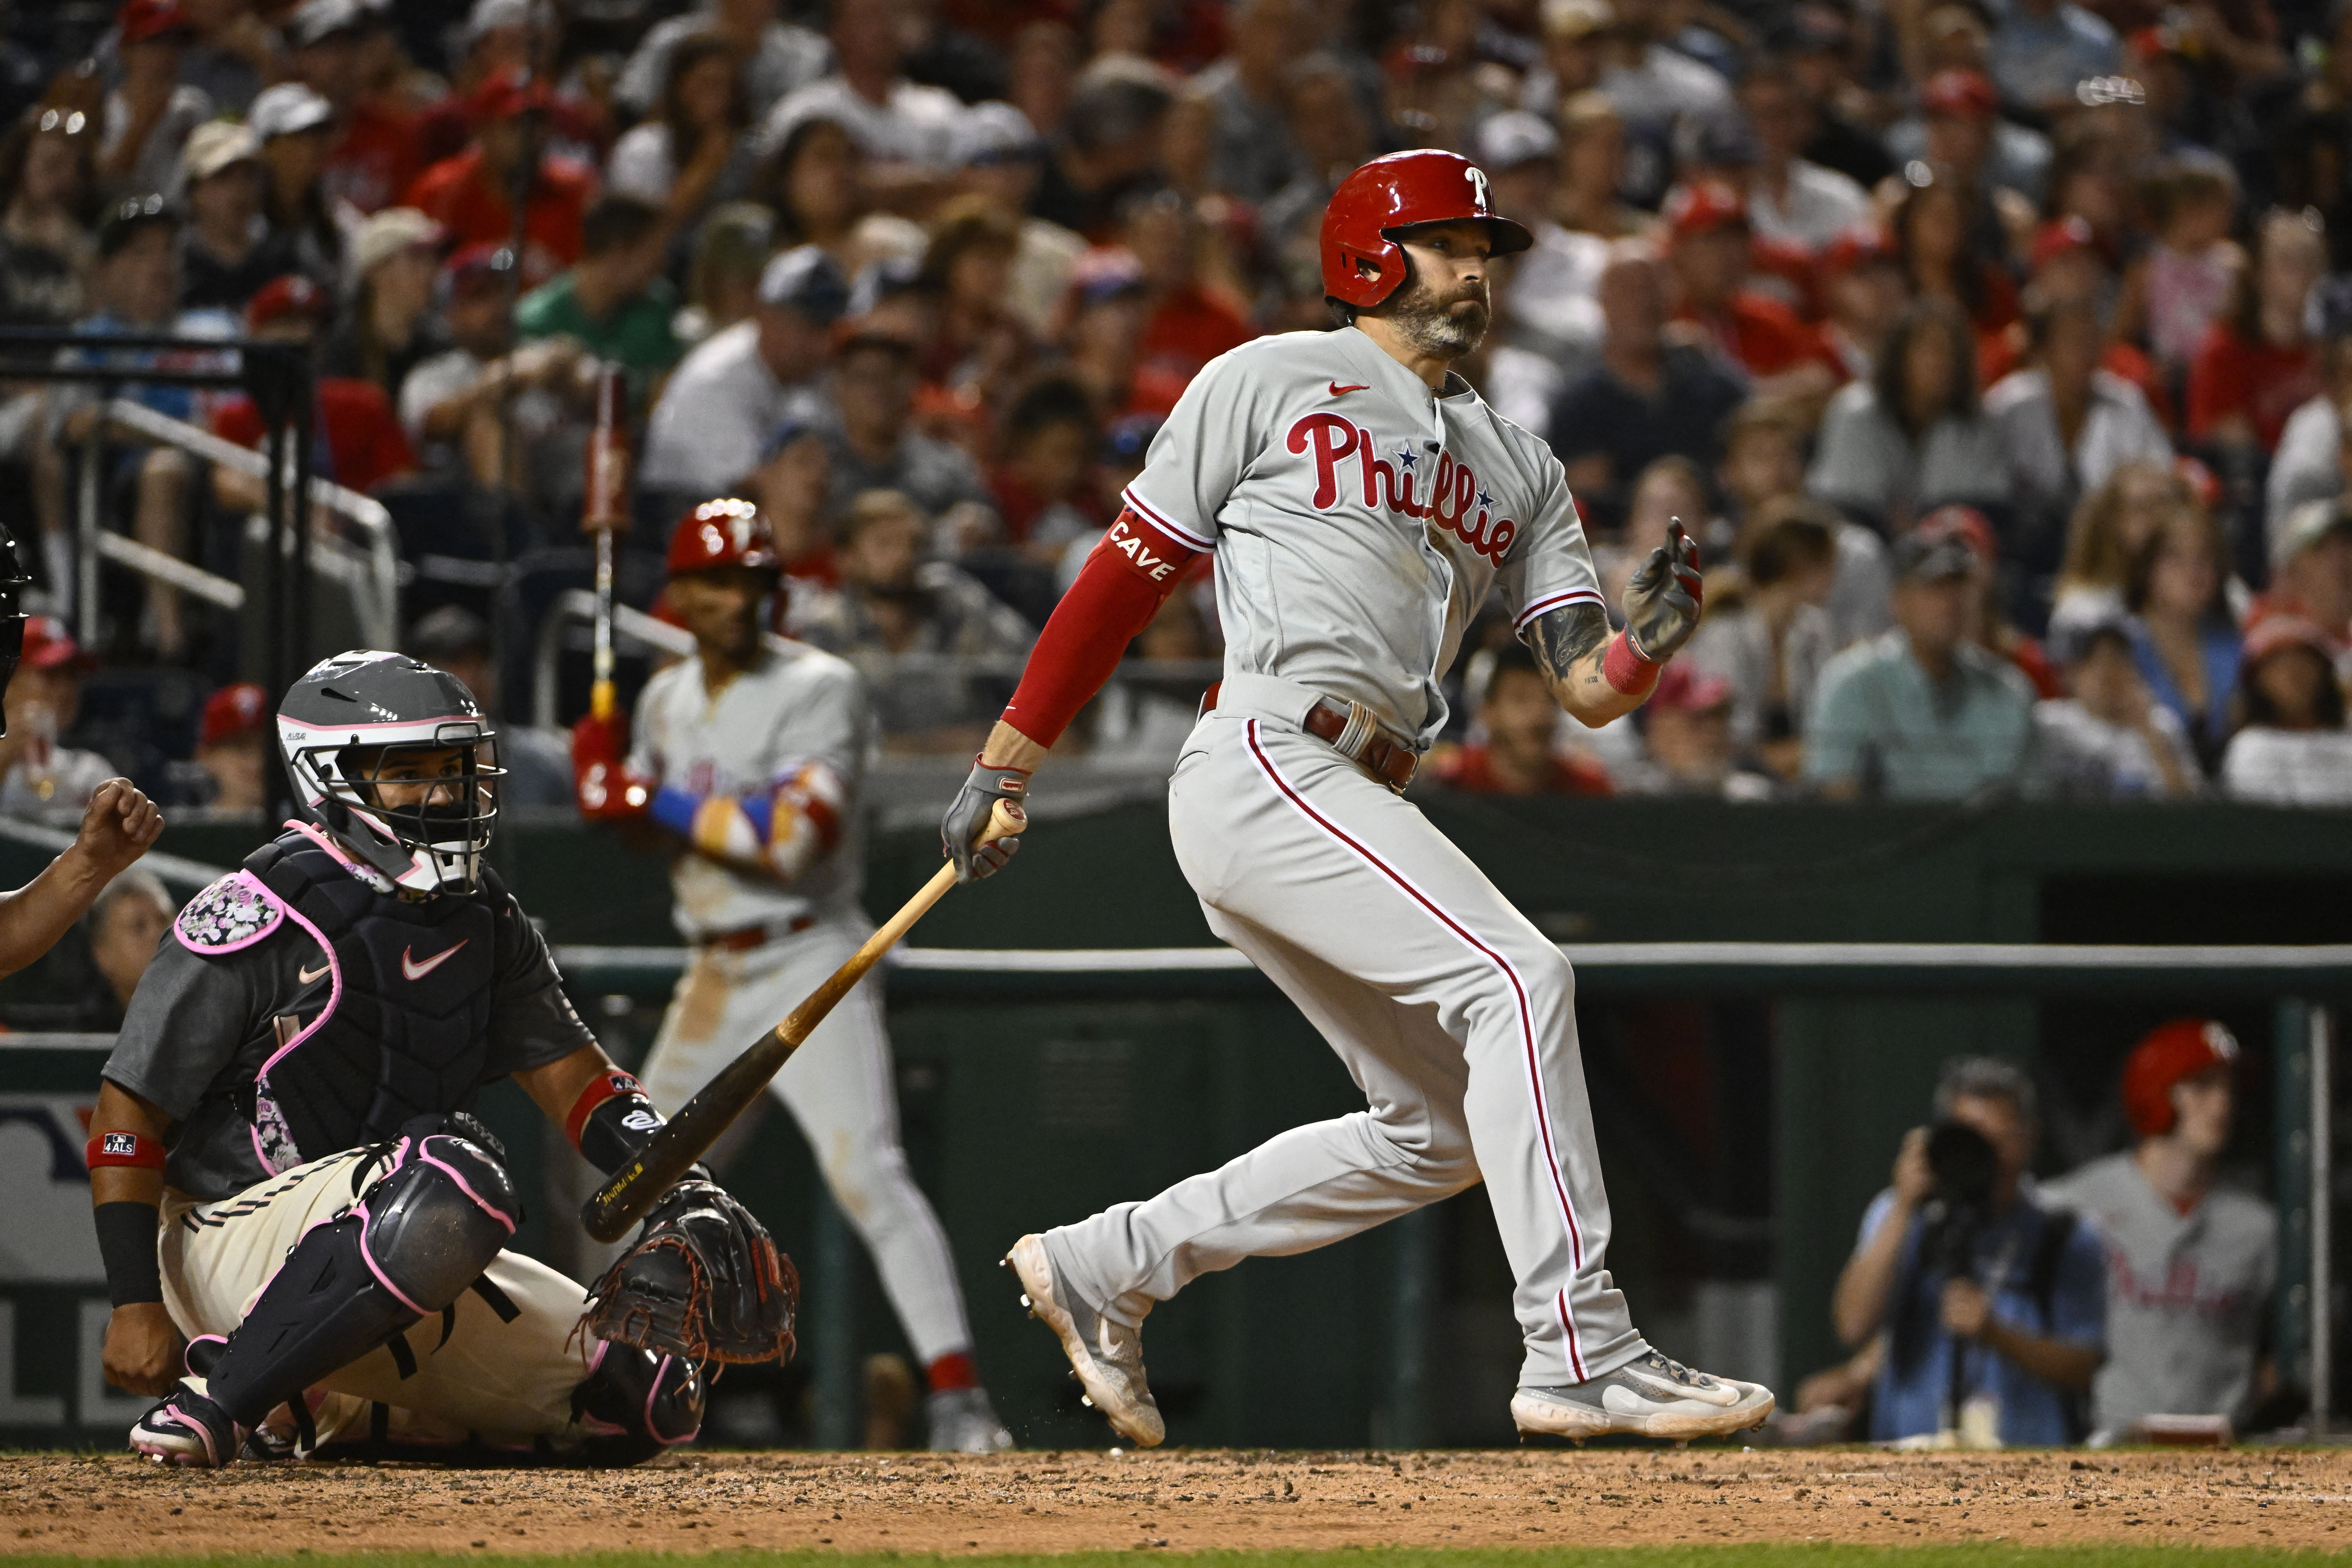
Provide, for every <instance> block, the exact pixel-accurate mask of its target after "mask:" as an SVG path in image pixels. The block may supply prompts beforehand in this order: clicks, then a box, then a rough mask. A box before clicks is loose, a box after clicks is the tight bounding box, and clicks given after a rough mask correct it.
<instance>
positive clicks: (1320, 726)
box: [1201, 681, 1421, 793]
mask: <svg viewBox="0 0 2352 1568" xmlns="http://www.w3.org/2000/svg"><path fill="white" fill-rule="evenodd" d="M1223 685H1224V682H1223V681H1216V682H1213V683H1212V684H1211V686H1210V687H1209V689H1208V690H1206V691H1204V692H1202V694H1201V711H1202V712H1203V713H1207V712H1210V711H1212V710H1214V709H1215V707H1216V706H1217V692H1218V689H1220V688H1221V687H1223ZM1351 708H1352V709H1354V710H1355V711H1354V713H1353V714H1351V713H1350V712H1349V710H1350V709H1351ZM1350 723H1354V724H1355V726H1356V728H1357V731H1358V733H1359V736H1360V738H1359V739H1358V740H1356V741H1355V742H1354V743H1353V744H1352V745H1350V744H1349V740H1348V728H1349V724H1350ZM1299 727H1300V728H1301V729H1303V730H1305V731H1307V733H1308V734H1310V735H1312V736H1314V737H1315V738H1316V739H1317V740H1318V741H1321V742H1325V743H1327V744H1328V745H1329V746H1330V747H1331V748H1332V749H1333V750H1335V751H1337V752H1339V754H1340V755H1342V756H1344V757H1346V758H1347V759H1348V760H1349V762H1351V763H1355V764H1356V765H1357V766H1359V767H1360V768H1362V769H1364V770H1365V771H1366V772H1367V773H1370V774H1371V775H1372V776H1373V777H1374V778H1376V779H1378V780H1380V781H1381V783H1382V784H1386V785H1388V786H1389V788H1391V789H1392V790H1396V791H1398V792H1399V793H1402V791H1403V789H1404V786H1405V785H1407V784H1411V783H1412V775H1413V773H1414V772H1415V771H1416V770H1417V769H1419V768H1420V766H1421V754H1420V753H1419V752H1415V751H1414V750H1413V749H1412V747H1410V746H1408V745H1405V744H1403V743H1402V742H1398V741H1393V740H1391V739H1390V738H1389V737H1388V736H1386V735H1383V734H1382V733H1381V731H1380V729H1379V728H1378V726H1377V725H1376V724H1375V723H1374V722H1373V721H1372V719H1371V716H1370V713H1369V712H1367V711H1366V710H1364V708H1363V707H1362V705H1361V704H1360V703H1346V702H1341V701H1339V700H1336V699H1334V698H1329V697H1325V698H1320V699H1318V700H1317V701H1316V704H1315V706H1314V707H1312V708H1309V709H1308V710H1307V718H1306V721H1305V722H1304V723H1302V724H1301V725H1300V726H1299Z"/></svg>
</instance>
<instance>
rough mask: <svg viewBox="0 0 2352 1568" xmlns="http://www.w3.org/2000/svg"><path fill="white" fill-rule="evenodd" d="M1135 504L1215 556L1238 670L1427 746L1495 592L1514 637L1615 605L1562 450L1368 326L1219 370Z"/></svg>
mask: <svg viewBox="0 0 2352 1568" xmlns="http://www.w3.org/2000/svg"><path fill="white" fill-rule="evenodd" d="M1127 501H1128V504H1129V505H1130V506H1132V507H1133V508H1134V509H1135V510H1136V511H1137V512H1138V513H1139V514H1140V515H1142V516H1143V517H1146V518H1149V519H1150V521H1153V522H1155V523H1158V524H1159V525H1160V527H1161V528H1163V529H1165V530H1166V531H1168V532H1169V534H1170V535H1171V537H1173V538H1175V539H1176V540H1178V541H1179V542H1182V543H1186V544H1190V545H1192V547H1194V548H1195V549H1199V550H1210V549H1213V550H1215V551H1216V552H1217V613H1218V616H1219V618H1220V619H1221V620H1222V621H1223V625H1224V632H1225V673H1226V674H1227V675H1229V676H1230V675H1236V674H1250V675H1269V676H1274V677H1276V678H1278V679H1284V680H1288V681H1291V682H1293V683H1294V684H1296V685H1299V686H1303V687H1307V688H1310V689H1314V690H1317V691H1320V692H1322V693H1323V694H1325V695H1326V696H1329V697H1336V698H1339V699H1342V700H1352V701H1356V702H1360V703H1362V704H1363V705H1364V706H1365V707H1366V708H1369V709H1370V710H1371V711H1372V713H1373V714H1374V715H1375V716H1376V717H1378V718H1379V719H1380V720H1381V722H1382V723H1383V724H1385V725H1387V726H1388V727H1389V728H1390V729H1391V731H1394V732H1395V733H1397V734H1399V735H1401V736H1405V737H1409V738H1412V739H1413V740H1414V741H1415V742H1417V744H1418V745H1419V746H1420V747H1421V748H1422V749H1423V750H1426V749H1427V748H1428V746H1429V745H1430V743H1431V742H1433V741H1434V740H1435V739H1436V738H1437V732H1438V731H1439V730H1440V729H1442V728H1443V727H1444V723H1445V700H1444V697H1442V696H1441V695H1440V694H1439V691H1438V678H1439V677H1440V676H1442V675H1443V674H1444V672H1445V669H1446V668H1447V667H1448V666H1450V665H1451V664H1452V663H1453V662H1454V652H1455V650H1456V649H1457V648H1459V647H1461V643H1462V633H1463V631H1464V629H1465V626H1467V625H1468V624H1469V621H1470V617H1471V616H1475V614H1477V612H1478V609H1479V607H1480V606H1481V605H1484V604H1485V603H1486V596H1487V593H1488V591H1489V589H1493V588H1499V589H1500V590H1501V592H1502V597H1503V603H1504V605H1505V607H1506V608H1507V610H1508V611H1509V612H1510V616H1511V619H1512V624H1513V625H1514V626H1525V625H1526V624H1527V622H1528V620H1530V619H1532V618H1533V617H1535V616H1538V615H1541V614H1542V613H1544V612H1545V611H1547V610H1550V609H1556V608H1558V607H1559V606H1560V605H1570V604H1575V603H1578V602H1585V603H1591V604H1596V605H1597V604H1600V603H1601V587H1600V580H1599V578H1598V577H1597V576H1595V575H1594V574H1593V570H1592V554H1591V551H1590V550H1589V549H1588V548H1587V547H1586V544H1585V540H1584V528H1583V525H1582V524H1581V523H1580V521H1578V519H1577V514H1576V506H1575V503H1574V502H1573V501H1571V500H1570V499H1569V493H1568V482H1567V479H1566V478H1565V476H1564V475H1563V474H1562V473H1561V470H1560V466H1559V459H1558V458H1554V457H1553V456H1552V455H1551V450H1550V448H1549V447H1546V446H1545V445H1544V443H1543V442H1541V441H1539V440H1538V439H1537V438H1536V437H1533V436H1530V435H1528V433H1527V432H1526V431H1525V430H1522V429H1520V428H1519V427H1518V426H1516V425H1514V424H1512V423H1511V422H1510V421H1509V420H1507V419H1505V418H1503V417H1502V416H1499V415H1497V414H1496V413H1495V411H1494V410H1493V409H1491V408H1489V407H1487V406H1486V402H1485V400H1484V399H1482V398H1480V397H1479V395H1477V393H1475V391H1473V390H1471V388H1470V385H1469V384H1468V383H1466V382H1465V381H1463V380H1462V379H1461V378H1460V377H1458V376H1453V377H1449V378H1448V381H1447V385H1446V389H1445V391H1444V393H1442V394H1440V393H1433V392H1432V391H1431V390H1430V388H1429V385H1428V384H1427V383H1425V382H1423V380H1422V379H1421V378H1420V377H1419V376H1417V375H1415V374H1413V373H1412V371H1410V370H1407V369H1406V368H1405V367H1404V366H1403V365H1402V364H1401V363H1398V362H1397V361H1396V360H1394V359H1392V358H1391V357H1390V356H1389V354H1387V353H1385V352H1383V351H1382V350H1381V347H1380V345H1379V344H1377V343H1375V342H1372V340H1371V339H1370V338H1368V337H1366V336H1365V335H1364V334H1363V333H1362V332H1360V331H1357V330H1356V329H1355V328H1353V327H1345V328H1341V329H1340V330H1339V331H1331V332H1289V333H1285V334H1284V335H1282V336H1280V337H1269V338H1259V339H1257V340H1256V341H1255V342H1248V343H1244V344H1243V345H1242V346H1241V347H1240V348H1237V349H1235V350H1234V351H1233V352H1232V353H1227V354H1223V355H1221V356H1220V357H1218V358H1217V359H1215V360H1213V361H1211V362H1210V363H1209V365H1208V367H1207V368H1206V369H1205V370H1203V371H1202V373H1201V374H1200V375H1199V377H1198V378H1197V379H1195V380H1194V381H1193V383H1192V385H1191V386H1190V387H1188V388H1187V389H1186V390H1185V393H1184V395H1183V396H1182V397H1181V399H1179V400H1178V402H1177V404H1176V407H1175V411H1174V412H1173V413H1171V415H1170V416H1169V417H1168V423H1167V424H1166V425H1165V426H1162V427H1161V429H1160V434H1159V436H1158V437H1156V438H1154V440H1153V441H1152V443H1151V450H1150V454H1149V455H1148V457H1147V458H1146V460H1145V463H1144V468H1143V472H1142V473H1140V474H1139V475H1138V476H1136V479H1135V481H1134V483H1132V484H1130V485H1129V487H1128V489H1127Z"/></svg>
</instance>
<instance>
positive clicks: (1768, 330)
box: [1665, 180, 1841, 402]
mask: <svg viewBox="0 0 2352 1568" xmlns="http://www.w3.org/2000/svg"><path fill="white" fill-rule="evenodd" d="M1665 215H1666V224H1667V227H1668V231H1669V232H1670V234H1671V235H1672V236H1673V243H1674V250H1673V253H1672V257H1671V259H1672V262H1673V266H1674V275H1675V283H1676V285H1677V286H1678V289H1679V292H1680V294H1681V300H1680V301H1679V304H1678V308H1677V310H1676V311H1675V319H1676V320H1677V321H1690V322H1694V323H1696V325H1697V326H1698V327H1700V328H1701V329H1702V330H1703V331H1706V334H1707V335H1708V336H1709V337H1710V338H1712V339H1713V340H1714V341H1715V345H1716V347H1717V349H1719V350H1720V351H1721V352H1722V353H1723V355H1724V357H1725V358H1727V359H1729V360H1731V361H1732V362H1733V363H1737V364H1738V365H1739V366H1740V367H1741V368H1743V369H1744V370H1746V371H1747V372H1748V374H1749V375H1751V376H1754V377H1755V378H1756V383H1757V391H1758V392H1759V394H1763V395H1770V396H1780V397H1787V398H1791V399H1796V400H1800V401H1802V400H1811V401H1816V402H1817V401H1819V400H1820V399H1822V398H1823V397H1826V396H1828V395H1829V394H1830V392H1831V391H1832V389H1833V388H1834V387H1835V386H1836V385H1837V384H1838V382H1839V380H1840V379H1841V378H1840V376H1839V374H1838V371H1837V369H1836V361H1835V358H1834V356H1832V354H1831V353H1830V351H1829V349H1828V348H1827V347H1826V346H1825V345H1824V344H1823V343H1822V338H1821V334H1820V333H1819V332H1817V331H1814V330H1813V329H1812V328H1811V327H1809V326H1807V325H1806V324H1805V323H1804V322H1803V321H1800V320H1798V319H1797V314H1796V312H1795V311H1793V310H1790V309H1789V307H1788V306H1786V305H1783V304H1781V303H1780V301H1779V300H1770V299H1767V298H1766V297H1764V296H1763V295H1761V294H1759V293H1758V292H1756V291H1755V290H1754V289H1750V288H1748V287H1747V279H1748V273H1749V271H1750V270H1751V269H1752V268H1753V265H1754V249H1753V245H1752V237H1751V235H1750V234H1749V231H1748V202H1747V199H1746V198H1745V197H1743V196H1741V195H1740V194H1739V192H1738V190H1737V189H1735V188H1734V187H1733V186H1731V185H1729V184H1726V183H1724V182H1723V181H1720V180H1702V181H1699V182H1697V183H1696V184H1687V185H1677V186H1675V188H1674V189H1673V190H1672V191H1671V192H1669V193H1667V195H1666V205H1665Z"/></svg>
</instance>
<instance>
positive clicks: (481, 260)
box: [441, 241, 515, 289]
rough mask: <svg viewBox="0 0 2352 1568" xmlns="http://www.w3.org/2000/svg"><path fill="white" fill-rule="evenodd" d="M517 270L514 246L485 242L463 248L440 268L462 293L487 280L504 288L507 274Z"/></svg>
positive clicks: (452, 284) (442, 273) (451, 285)
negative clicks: (471, 285) (480, 281)
mask: <svg viewBox="0 0 2352 1568" xmlns="http://www.w3.org/2000/svg"><path fill="white" fill-rule="evenodd" d="M514 269H515V253H514V247H512V246H507V245H491V244H488V243H487V242H485V241H476V242H475V243H474V244H472V245H467V246H463V247H459V248H458V250H457V254H456V255H454V256H452V257H450V258H449V259H448V260H446V261H445V262H443V263H442V264H441V275H442V276H443V277H444V278H446V279H448V280H449V286H450V287H451V288H452V289H463V288H466V287H467V286H468V285H470V284H472V283H474V282H476V281H478V279H485V278H487V279H492V280H493V281H495V282H497V283H498V284H499V286H500V287H504V286H505V282H506V276H507V274H508V273H509V272H512V271H513V270H514Z"/></svg>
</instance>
